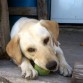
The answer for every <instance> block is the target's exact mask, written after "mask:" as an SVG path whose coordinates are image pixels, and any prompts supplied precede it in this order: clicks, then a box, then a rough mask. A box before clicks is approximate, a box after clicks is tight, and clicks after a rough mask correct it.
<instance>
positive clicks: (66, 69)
mask: <svg viewBox="0 0 83 83" xmlns="http://www.w3.org/2000/svg"><path fill="white" fill-rule="evenodd" d="M59 70H60V74H62V75H63V76H71V75H72V68H71V67H70V66H69V65H68V64H67V63H66V62H65V63H61V64H60V67H59Z"/></svg>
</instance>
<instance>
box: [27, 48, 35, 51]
mask: <svg viewBox="0 0 83 83" xmlns="http://www.w3.org/2000/svg"><path fill="white" fill-rule="evenodd" d="M35 51H36V49H35V48H28V52H35Z"/></svg>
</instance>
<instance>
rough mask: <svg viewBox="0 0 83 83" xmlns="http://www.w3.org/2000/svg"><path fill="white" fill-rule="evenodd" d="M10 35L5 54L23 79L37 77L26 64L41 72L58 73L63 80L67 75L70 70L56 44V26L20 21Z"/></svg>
mask: <svg viewBox="0 0 83 83" xmlns="http://www.w3.org/2000/svg"><path fill="white" fill-rule="evenodd" d="M10 35H11V40H10V42H9V43H8V45H7V47H6V51H7V53H8V55H9V56H10V57H11V58H12V59H13V60H14V62H15V63H16V64H17V65H18V66H19V67H21V70H22V75H23V76H24V77H25V78H28V79H33V78H35V77H37V76H38V72H37V71H36V70H35V69H34V68H33V66H32V65H31V63H30V60H32V61H33V62H34V63H35V64H37V65H38V66H39V67H41V68H43V69H46V70H50V71H56V70H58V69H59V70H60V73H61V74H63V75H64V76H69V75H71V72H72V68H71V67H70V66H69V65H68V63H67V62H66V60H65V58H64V54H63V51H62V50H61V48H60V46H59V43H58V35H59V26H58V23H56V22H53V21H49V20H40V21H39V20H36V19H29V18H26V17H22V18H20V19H19V20H18V21H17V22H16V23H15V24H14V26H13V27H12V30H11V34H10Z"/></svg>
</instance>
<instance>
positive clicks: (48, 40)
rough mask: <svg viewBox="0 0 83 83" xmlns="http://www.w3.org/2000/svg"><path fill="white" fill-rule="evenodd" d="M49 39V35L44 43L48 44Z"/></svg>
mask: <svg viewBox="0 0 83 83" xmlns="http://www.w3.org/2000/svg"><path fill="white" fill-rule="evenodd" d="M48 41H49V37H47V38H45V39H44V41H43V43H44V44H45V45H46V44H47V43H48Z"/></svg>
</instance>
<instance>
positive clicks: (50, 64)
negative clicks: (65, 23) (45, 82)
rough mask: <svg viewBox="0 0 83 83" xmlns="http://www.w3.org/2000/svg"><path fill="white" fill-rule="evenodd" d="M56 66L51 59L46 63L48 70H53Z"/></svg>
mask: <svg viewBox="0 0 83 83" xmlns="http://www.w3.org/2000/svg"><path fill="white" fill-rule="evenodd" d="M56 67H57V62H56V61H51V62H49V63H48V64H46V68H47V69H49V70H53V69H55V68H56Z"/></svg>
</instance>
